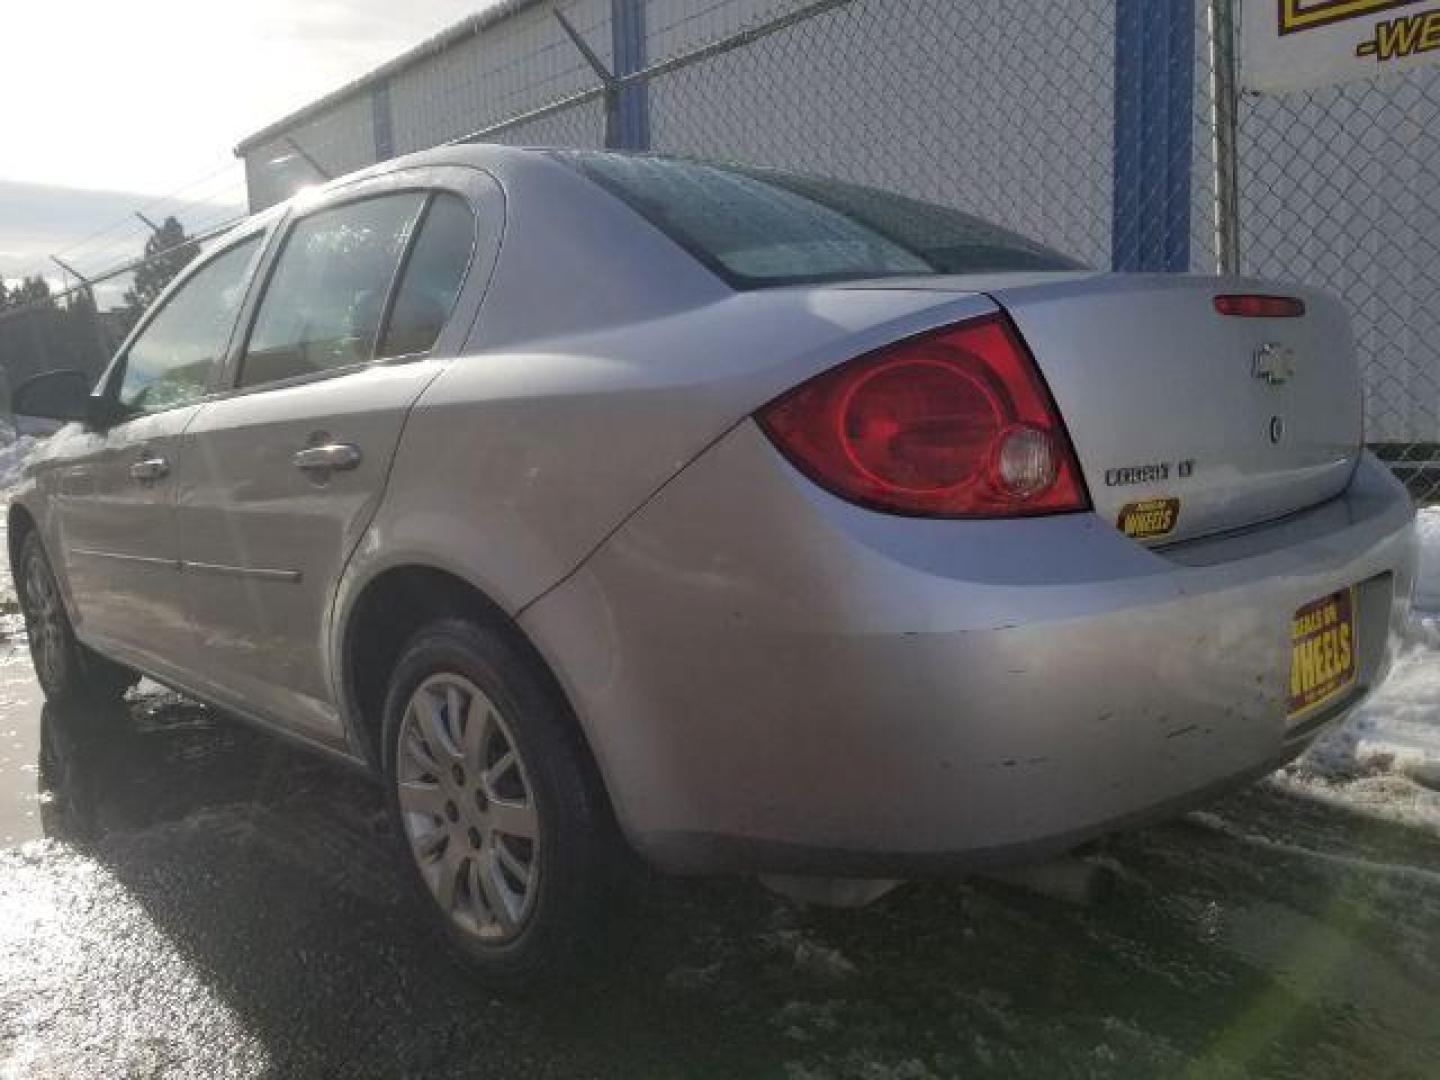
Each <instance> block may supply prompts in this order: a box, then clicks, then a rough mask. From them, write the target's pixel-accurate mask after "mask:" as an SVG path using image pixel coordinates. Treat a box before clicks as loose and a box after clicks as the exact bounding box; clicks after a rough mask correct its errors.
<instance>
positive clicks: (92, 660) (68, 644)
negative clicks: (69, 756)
mask: <svg viewBox="0 0 1440 1080" xmlns="http://www.w3.org/2000/svg"><path fill="white" fill-rule="evenodd" d="M15 584H16V591H17V592H18V593H19V594H20V610H21V612H22V613H23V614H24V616H25V632H26V635H27V637H28V638H29V642H30V659H31V661H32V662H33V663H34V665H35V677H36V679H37V681H38V682H39V683H40V689H41V690H42V691H44V693H45V697H46V698H47V699H48V700H50V701H53V702H56V703H57V704H60V703H73V702H76V701H97V702H112V701H118V700H119V699H120V698H122V697H124V696H125V692H126V691H127V690H129V689H130V688H131V687H132V686H134V685H135V684H136V683H137V682H139V681H140V676H139V674H138V673H137V672H135V671H132V670H131V669H130V668H127V667H124V666H123V665H121V664H117V663H115V661H113V660H108V659H106V658H105V657H103V656H101V655H100V654H99V653H97V652H95V651H94V650H93V649H90V648H87V647H86V646H84V645H82V644H81V643H80V642H79V641H78V640H76V638H75V628H74V627H73V626H72V625H71V623H70V615H69V613H68V612H67V611H66V610H65V601H64V598H63V596H62V595H61V592H60V583H59V582H58V581H57V580H56V578H55V572H54V570H53V569H52V568H51V566H50V559H49V557H48V556H47V555H46V554H45V546H44V544H43V543H41V541H40V534H39V533H37V532H34V531H32V532H30V533H29V534H28V535H27V536H26V537H25V539H24V542H23V543H22V544H21V545H20V567H19V573H17V574H16V575H15Z"/></svg>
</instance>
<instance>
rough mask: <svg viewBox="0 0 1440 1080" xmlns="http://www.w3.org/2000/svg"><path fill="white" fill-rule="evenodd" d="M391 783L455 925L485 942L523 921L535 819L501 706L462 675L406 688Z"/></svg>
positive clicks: (512, 931)
mask: <svg viewBox="0 0 1440 1080" xmlns="http://www.w3.org/2000/svg"><path fill="white" fill-rule="evenodd" d="M395 783H396V785H397V796H398V798H399V804H400V819H401V822H402V824H403V826H404V830H405V834H406V839H407V840H408V842H409V844H410V851H411V854H412V855H413V856H414V858H415V862H416V865H418V866H419V868H420V874H421V877H423V878H424V880H425V883H426V885H427V886H428V887H429V889H430V893H431V895H432V896H433V897H434V898H435V901H436V902H437V903H438V904H439V905H440V908H441V910H442V911H444V912H445V914H446V916H447V917H448V918H449V920H450V921H451V923H452V924H453V925H454V926H455V927H456V928H457V929H459V930H460V931H461V932H463V933H465V934H467V935H470V936H472V937H475V938H477V939H479V940H481V941H483V942H485V943H486V944H497V943H502V942H505V941H509V940H511V939H513V938H514V937H515V936H517V935H518V934H519V933H520V931H521V930H522V929H523V927H524V925H525V922H526V919H527V918H528V917H529V915H530V913H531V911H532V909H533V907H534V901H535V897H536V895H537V888H538V884H539V881H538V878H539V871H540V861H539V856H540V818H539V814H538V812H537V810H536V807H535V800H534V797H533V794H532V788H531V785H530V781H529V778H528V776H527V775H526V771H525V765H524V763H523V762H522V761H521V759H520V755H519V751H518V749H517V747H516V744H515V740H514V737H513V736H512V734H511V732H510V728H509V726H508V725H507V724H506V722H505V718H504V716H503V714H502V713H501V711H500V709H499V708H497V707H496V705H495V704H494V702H492V701H491V700H490V699H489V698H488V697H487V696H486V695H485V694H484V693H483V692H481V690H480V689H479V688H478V687H477V686H475V684H474V683H472V682H470V681H469V680H468V679H466V678H464V677H463V676H461V675H457V674H452V673H448V672H446V673H441V674H436V675H432V676H430V677H429V678H427V679H426V680H425V681H424V682H422V683H421V684H420V685H419V687H417V688H416V690H415V692H414V693H413V694H412V695H411V697H410V701H409V703H408V704H407V705H406V708H405V714H404V719H403V721H402V723H401V725H400V733H399V745H398V747H397V756H396V769H395Z"/></svg>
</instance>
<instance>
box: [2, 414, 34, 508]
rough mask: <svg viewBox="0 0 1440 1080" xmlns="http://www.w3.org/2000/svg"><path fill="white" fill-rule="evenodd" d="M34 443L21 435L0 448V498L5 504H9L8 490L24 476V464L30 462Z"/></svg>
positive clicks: (29, 437) (26, 436) (30, 438)
mask: <svg viewBox="0 0 1440 1080" xmlns="http://www.w3.org/2000/svg"><path fill="white" fill-rule="evenodd" d="M0 427H3V425H0ZM0 435H3V432H0ZM35 443H36V440H35V439H34V438H32V437H31V436H29V435H21V436H19V437H18V438H16V439H13V440H12V441H10V442H8V443H6V444H5V445H4V446H0V497H3V498H4V500H5V501H6V502H9V492H8V489H9V488H11V487H14V486H15V485H16V484H17V483H19V482H20V478H21V476H22V475H24V472H25V463H26V462H27V461H29V460H30V454H31V452H32V451H34V449H35Z"/></svg>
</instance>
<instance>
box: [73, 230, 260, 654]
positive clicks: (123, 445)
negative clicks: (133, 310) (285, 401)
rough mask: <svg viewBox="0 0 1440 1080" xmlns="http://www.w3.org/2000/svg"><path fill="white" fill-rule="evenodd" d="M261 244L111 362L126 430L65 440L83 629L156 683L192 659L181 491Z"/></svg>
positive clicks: (195, 274) (192, 281)
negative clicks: (155, 676)
mask: <svg viewBox="0 0 1440 1080" xmlns="http://www.w3.org/2000/svg"><path fill="white" fill-rule="evenodd" d="M260 246H261V237H260V236H258V235H257V236H252V237H249V238H247V239H245V240H242V241H240V242H239V243H236V244H233V245H230V246H227V247H226V248H224V249H223V250H221V251H220V252H218V253H217V254H215V255H213V256H211V257H208V258H206V259H205V260H204V261H203V262H201V263H200V264H199V265H198V266H196V267H195V268H194V269H193V270H192V271H191V272H190V273H189V274H187V276H186V278H185V280H184V281H183V282H182V283H181V284H180V285H179V286H178V287H177V288H176V289H175V290H174V291H173V292H171V293H170V294H169V296H167V297H166V298H164V299H163V300H162V301H161V302H160V304H159V305H158V306H157V307H156V309H155V310H153V311H152V312H151V313H150V315H149V316H148V318H147V320H146V322H145V323H144V324H143V326H142V327H141V328H140V330H139V332H138V333H137V334H136V335H135V336H134V337H133V338H132V339H131V341H130V342H129V343H128V344H127V346H126V347H125V349H124V351H123V352H122V353H121V354H120V356H119V357H118V358H117V359H116V361H115V363H114V364H112V366H111V369H110V371H109V373H108V374H107V376H106V379H105V381H104V385H103V388H102V392H103V393H105V394H108V395H110V396H111V397H112V398H113V402H114V403H113V406H112V408H111V412H112V413H113V415H114V417H115V421H114V422H113V423H111V424H110V425H108V426H106V427H104V428H103V429H101V430H94V429H85V430H81V429H79V428H70V429H67V430H66V431H64V432H62V433H60V434H59V435H57V436H56V437H57V438H62V439H64V440H66V445H64V446H63V447H61V448H59V449H60V453H58V454H57V455H56V457H55V459H54V460H56V461H57V465H56V469H57V474H58V475H57V478H56V483H55V490H56V492H57V499H56V510H57V514H56V517H57V519H58V526H59V538H58V539H59V544H58V546H59V549H60V553H61V558H62V559H63V560H64V564H65V569H66V575H67V577H68V581H69V586H70V594H71V598H72V601H73V605H74V609H75V616H76V630H77V632H78V633H79V635H80V637H81V638H82V639H83V640H84V641H86V642H87V643H88V644H90V645H92V646H94V647H95V648H98V649H99V650H101V651H102V652H105V653H108V654H111V655H114V656H116V657H117V658H119V659H128V660H130V661H132V662H134V663H136V664H138V665H140V666H143V667H145V668H148V669H150V670H153V671H156V672H157V673H162V674H163V673H167V672H172V671H173V672H182V671H183V670H184V669H186V668H187V667H188V665H189V663H190V662H191V660H192V659H193V656H192V653H193V649H192V646H193V642H194V635H193V633H192V632H191V630H190V626H189V622H188V616H187V613H186V606H185V601H184V590H183V587H182V583H181V570H180V545H179V541H178V538H177V535H176V522H175V505H174V504H175V493H176V481H177V477H178V474H179V469H180V466H181V462H182V460H183V458H184V455H185V445H184V443H185V431H186V429H187V427H188V426H189V424H190V423H191V421H192V420H193V419H194V418H195V415H196V412H197V411H198V410H199V409H200V408H201V407H202V406H201V405H200V404H199V402H200V400H201V399H202V398H203V397H204V396H205V395H206V394H208V393H210V392H211V391H212V390H213V389H214V385H215V380H216V378H217V377H218V373H219V371H220V368H221V364H222V361H223V359H224V355H225V350H226V346H227V344H228V342H229V340H230V336H231V334H232V332H233V330H234V327H235V322H236V317H237V314H238V312H239V309H240V305H241V301H242V299H243V297H244V293H245V288H246V284H247V283H248V281H249V277H250V274H251V273H252V271H253V269H254V266H255V263H256V261H257V256H258V254H259V249H260Z"/></svg>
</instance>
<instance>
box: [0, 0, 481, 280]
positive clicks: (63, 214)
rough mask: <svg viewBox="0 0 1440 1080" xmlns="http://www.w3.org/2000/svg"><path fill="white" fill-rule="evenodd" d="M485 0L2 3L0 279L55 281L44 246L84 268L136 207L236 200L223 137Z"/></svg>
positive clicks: (103, 255) (119, 255) (134, 242)
mask: <svg viewBox="0 0 1440 1080" xmlns="http://www.w3.org/2000/svg"><path fill="white" fill-rule="evenodd" d="M493 2H494V0H104V2H102V0H40V2H29V3H8V4H6V5H5V7H6V11H5V16H4V37H5V49H4V53H5V56H4V82H5V88H6V100H7V107H6V109H5V134H4V139H3V142H0V278H6V279H13V278H16V277H19V276H20V275H22V274H25V273H34V272H37V271H40V272H44V273H45V274H46V275H47V276H48V277H51V278H52V279H54V280H57V281H58V279H59V276H60V275H59V271H58V270H57V269H56V268H55V267H54V265H53V264H49V263H48V262H47V256H48V255H50V254H52V253H57V252H58V253H60V254H61V257H62V258H65V259H66V261H67V262H71V263H72V264H73V265H75V266H76V268H77V269H79V270H80V271H81V272H82V273H86V274H89V273H92V272H95V271H98V270H99V269H101V268H104V267H108V266H112V265H115V264H117V263H120V262H123V261H125V260H127V259H129V258H132V257H134V256H135V255H137V254H138V253H139V250H140V248H141V246H142V245H143V243H144V239H145V236H146V228H145V226H144V225H143V224H141V223H140V221H139V220H138V219H136V218H135V217H134V216H133V213H132V211H134V210H136V209H140V210H147V208H148V211H149V213H150V216H152V217H154V216H158V215H163V214H165V213H177V214H178V215H179V217H180V218H181V221H182V222H185V223H187V224H189V223H190V222H191V221H194V222H196V223H201V222H206V221H218V220H220V219H222V218H223V217H225V216H227V215H228V214H234V213H239V212H240V211H241V210H242V208H243V204H244V199H245V185H244V171H243V169H242V168H241V166H240V163H239V161H238V160H236V159H235V158H234V156H233V150H234V147H235V144H236V143H238V142H239V141H240V140H241V139H243V138H244V137H245V136H247V135H249V134H251V133H252V132H254V131H257V130H258V129H260V128H262V127H264V126H265V125H267V124H269V123H270V122H271V121H274V120H277V119H279V118H280V117H281V116H283V115H285V114H286V113H288V112H291V111H292V110H294V109H296V108H299V107H300V106H302V105H305V104H307V103H308V102H310V101H312V100H314V99H315V98H317V97H319V96H321V95H322V94H325V93H327V92H328V91H330V90H333V89H335V88H336V87H338V86H340V85H341V84H342V83H345V82H348V81H350V80H351V79H354V78H356V77H358V76H360V75H363V74H364V73H366V72H367V71H369V70H371V69H372V68H374V67H377V66H378V65H380V64H382V63H384V62H385V61H386V60H388V59H390V58H391V57H392V56H394V55H396V54H397V53H400V52H403V51H404V50H405V49H408V48H409V47H411V46H412V45H415V44H417V43H418V42H420V41H422V40H423V39H425V38H427V37H429V36H430V35H432V34H434V33H436V32H437V31H439V30H441V29H443V28H444V27H446V26H448V25H450V24H451V23H453V22H456V21H458V20H459V19H462V18H464V17H465V16H466V15H470V14H473V13H474V12H476V11H480V10H483V9H484V8H485V7H488V6H489V5H490V4H491V3H493ZM117 223H118V225H117ZM111 226H114V227H111ZM107 227H109V228H107ZM102 230H105V231H103V232H101V231H102ZM96 232H101V235H99V236H98V237H97V236H93V235H92V234H94V233H96Z"/></svg>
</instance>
